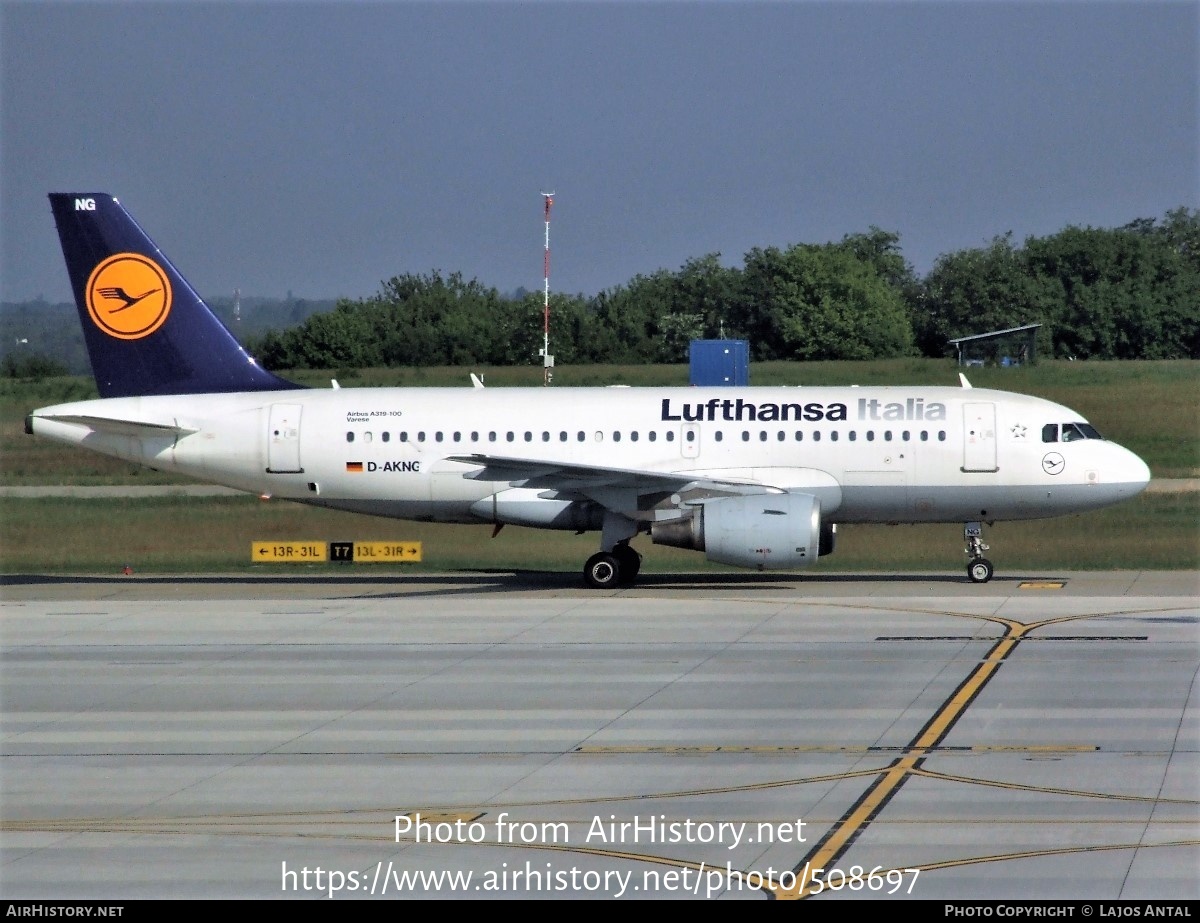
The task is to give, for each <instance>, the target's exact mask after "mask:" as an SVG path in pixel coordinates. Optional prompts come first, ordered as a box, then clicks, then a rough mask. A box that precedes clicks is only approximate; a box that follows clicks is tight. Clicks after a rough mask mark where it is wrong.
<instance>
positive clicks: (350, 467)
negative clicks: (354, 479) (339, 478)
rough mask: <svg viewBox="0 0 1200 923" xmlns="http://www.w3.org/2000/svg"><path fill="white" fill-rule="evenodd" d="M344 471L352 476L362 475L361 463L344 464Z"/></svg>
mask: <svg viewBox="0 0 1200 923" xmlns="http://www.w3.org/2000/svg"><path fill="white" fill-rule="evenodd" d="M346 470H347V471H349V472H351V473H353V474H362V470H363V466H362V462H346Z"/></svg>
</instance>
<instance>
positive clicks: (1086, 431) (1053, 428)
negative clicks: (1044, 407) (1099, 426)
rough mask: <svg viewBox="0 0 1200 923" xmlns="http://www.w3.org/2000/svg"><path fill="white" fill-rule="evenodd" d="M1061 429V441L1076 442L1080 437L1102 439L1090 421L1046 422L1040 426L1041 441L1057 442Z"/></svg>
mask: <svg viewBox="0 0 1200 923" xmlns="http://www.w3.org/2000/svg"><path fill="white" fill-rule="evenodd" d="M1060 429H1061V434H1062V435H1061V438H1062V441H1063V442H1077V441H1078V440H1080V439H1103V438H1104V437H1103V436H1101V435H1100V433H1099V432H1097V430H1096V427H1094V426H1092V425H1091V424H1090V423H1063V424H1061V426H1060V424H1058V423H1047V424H1046V425H1045V426H1043V427H1042V442H1058V441H1059V438H1060V436H1059V433H1060Z"/></svg>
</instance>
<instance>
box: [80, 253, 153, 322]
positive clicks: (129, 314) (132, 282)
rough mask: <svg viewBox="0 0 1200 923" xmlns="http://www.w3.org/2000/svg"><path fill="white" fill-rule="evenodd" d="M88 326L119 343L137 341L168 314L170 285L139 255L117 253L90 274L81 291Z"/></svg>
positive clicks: (150, 260)
mask: <svg viewBox="0 0 1200 923" xmlns="http://www.w3.org/2000/svg"><path fill="white" fill-rule="evenodd" d="M85 296H86V300H87V308H88V314H90V315H91V316H92V323H94V324H95V325H96V326H97V327H99V328H100V329H101V330H103V331H104V332H105V333H107V334H108V335H109V336H111V337H116V338H117V339H119V340H140V339H141V338H142V337H146V336H149V335H150V334H152V333H153V332H154V331H155V330H157V329H158V328H159V327H161V326H162V325H163V323H164V322H165V321H166V319H167V315H168V314H170V313H171V282H170V280H169V279H168V278H167V274H166V273H165V272H164V271H163V268H162V267H161V266H159V265H158V263H156V262H154V260H152V259H150V258H149V257H146V256H142V255H141V254H140V253H117V254H114V255H113V256H110V257H109V258H108V259H106V260H105V261H104V262H102V263H101V264H100V265H99V266H97V267H96V268H95V269H93V270H92V275H91V277H90V278H89V279H88V282H87V289H86V290H85Z"/></svg>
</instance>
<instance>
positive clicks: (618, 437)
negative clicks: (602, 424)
mask: <svg viewBox="0 0 1200 923" xmlns="http://www.w3.org/2000/svg"><path fill="white" fill-rule="evenodd" d="M620 441H621V431H620V430H613V442H620Z"/></svg>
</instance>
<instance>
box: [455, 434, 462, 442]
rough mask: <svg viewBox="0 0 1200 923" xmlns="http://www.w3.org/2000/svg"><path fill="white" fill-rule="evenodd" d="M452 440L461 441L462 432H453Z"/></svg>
mask: <svg viewBox="0 0 1200 923" xmlns="http://www.w3.org/2000/svg"><path fill="white" fill-rule="evenodd" d="M454 441H455V442H462V433H455V434H454Z"/></svg>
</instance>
